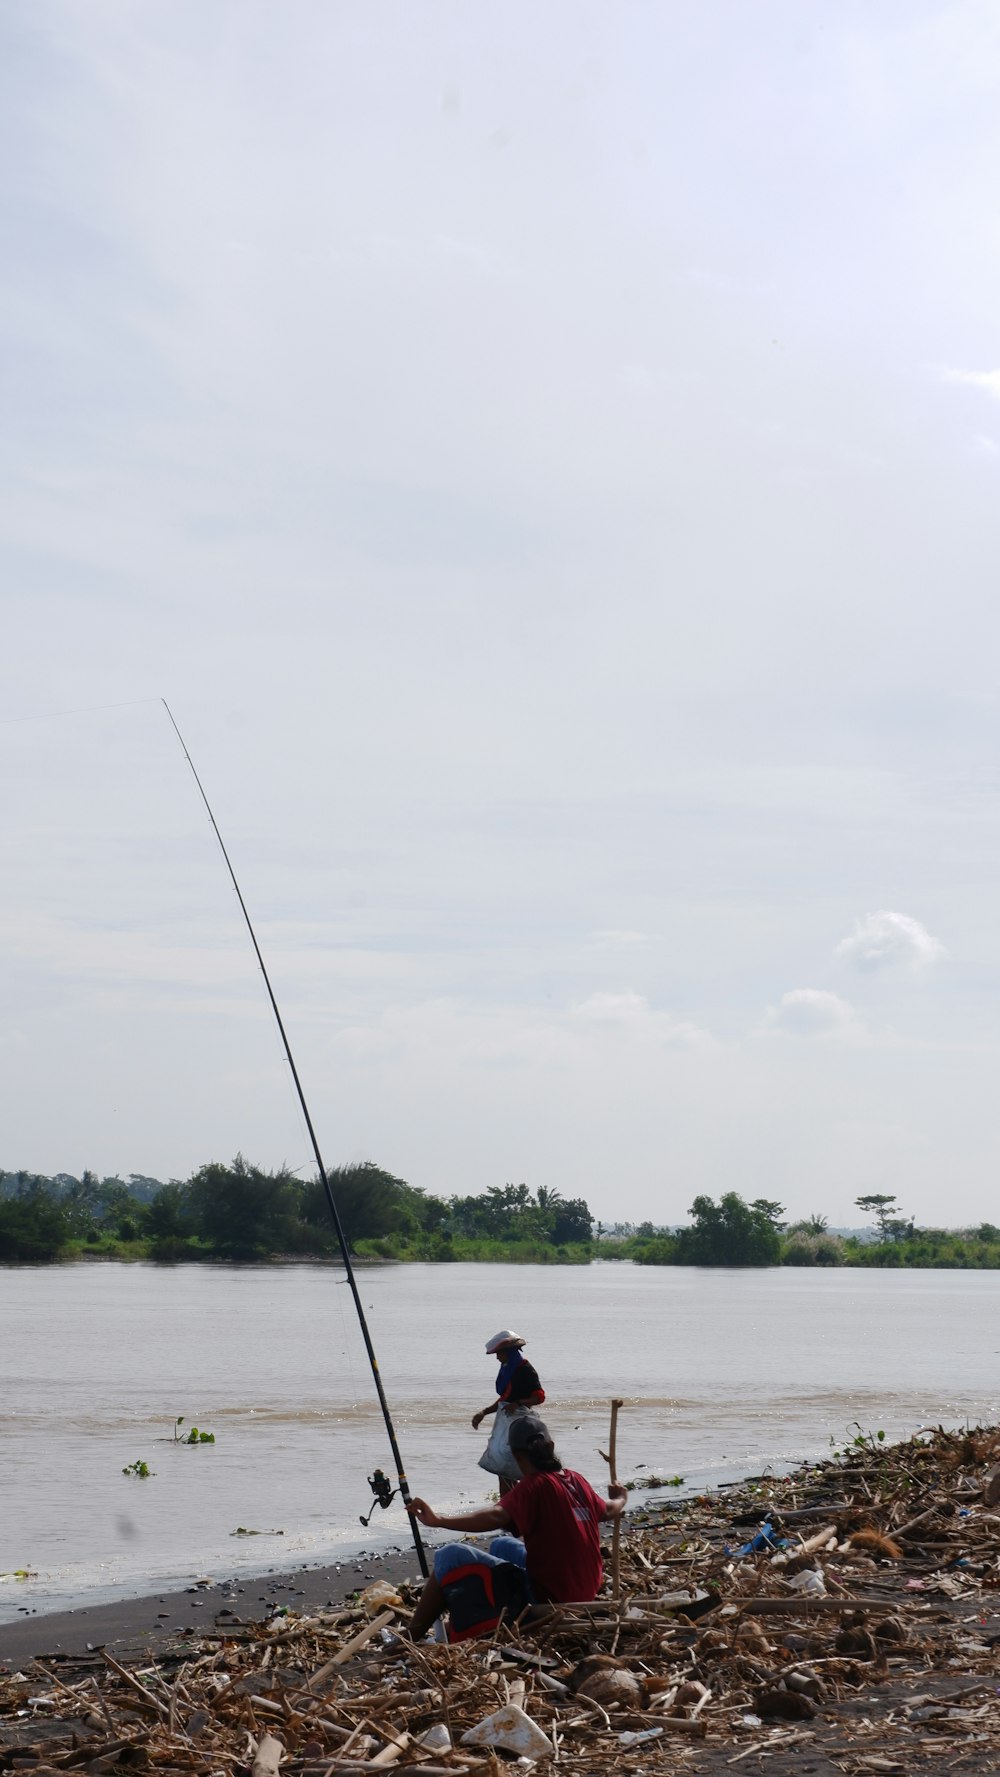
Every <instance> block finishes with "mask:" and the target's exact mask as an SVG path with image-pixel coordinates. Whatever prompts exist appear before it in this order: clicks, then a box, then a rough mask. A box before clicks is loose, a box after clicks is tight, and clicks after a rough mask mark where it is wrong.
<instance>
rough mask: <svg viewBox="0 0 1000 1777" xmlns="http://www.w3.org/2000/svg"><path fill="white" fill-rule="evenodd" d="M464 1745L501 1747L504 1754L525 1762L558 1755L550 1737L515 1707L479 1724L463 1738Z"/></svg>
mask: <svg viewBox="0 0 1000 1777" xmlns="http://www.w3.org/2000/svg"><path fill="white" fill-rule="evenodd" d="M462 1745H463V1746H499V1747H500V1748H501V1749H502V1750H503V1751H504V1752H516V1753H519V1754H520V1755H521V1756H522V1757H524V1758H547V1757H548V1758H551V1756H552V1754H553V1753H554V1751H555V1747H554V1746H553V1744H552V1742H551V1740H550V1739H549V1737H548V1735H547V1734H543V1733H542V1730H541V1728H540V1727H539V1726H538V1723H537V1722H533V1721H532V1719H531V1717H530V1715H525V1713H524V1710H523V1709H518V1707H517V1705H516V1704H515V1703H508V1705H507V1707H506V1709H498V1710H497V1712H496V1714H495V1715H487V1716H485V1717H484V1719H483V1720H482V1721H477V1723H476V1725H475V1727H474V1728H469V1729H468V1731H467V1732H466V1733H464V1734H463V1735H462Z"/></svg>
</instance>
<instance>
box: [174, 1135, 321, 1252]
mask: <svg viewBox="0 0 1000 1777" xmlns="http://www.w3.org/2000/svg"><path fill="white" fill-rule="evenodd" d="M301 1198H302V1186H301V1185H300V1183H299V1181H298V1179H296V1178H295V1177H294V1176H293V1175H292V1174H291V1173H290V1172H288V1170H287V1169H286V1168H284V1167H281V1168H279V1170H278V1171H277V1172H264V1171H263V1170H262V1168H261V1167H259V1166H252V1165H251V1164H250V1162H249V1161H247V1160H245V1159H244V1158H243V1155H242V1154H237V1156H236V1158H235V1160H234V1161H233V1163H232V1165H231V1166H223V1165H221V1163H220V1162H219V1161H212V1162H211V1163H210V1164H209V1165H208V1166H202V1167H201V1168H200V1169H199V1171H198V1172H196V1173H195V1175H194V1177H193V1178H192V1179H191V1182H190V1186H189V1197H188V1201H189V1203H190V1206H191V1219H192V1222H193V1224H194V1228H195V1231H196V1233H198V1234H200V1235H201V1237H202V1239H203V1240H204V1241H205V1243H206V1245H208V1246H210V1247H211V1248H212V1249H213V1250H214V1251H215V1252H217V1253H219V1255H220V1256H221V1257H223V1258H229V1259H255V1258H263V1257H266V1255H267V1254H269V1253H277V1252H287V1251H289V1250H291V1251H294V1250H296V1249H297V1248H298V1246H299V1237H300V1229H301V1222H300V1219H299V1213H298V1212H299V1209H300V1206H301Z"/></svg>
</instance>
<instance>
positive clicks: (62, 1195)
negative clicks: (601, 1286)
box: [0, 1154, 1000, 1269]
mask: <svg viewBox="0 0 1000 1777" xmlns="http://www.w3.org/2000/svg"><path fill="white" fill-rule="evenodd" d="M329 1179H330V1184H331V1187H332V1190H333V1193H334V1197H335V1199H336V1202H337V1207H338V1210H339V1213H340V1218H341V1222H342V1224H343V1228H344V1232H345V1235H346V1237H347V1240H348V1243H349V1245H350V1247H351V1248H352V1250H353V1251H354V1253H355V1254H356V1255H357V1256H358V1257H361V1258H385V1259H425V1260H435V1261H446V1260H457V1259H493V1260H497V1261H514V1262H518V1261H520V1262H526V1261H527V1262H536V1263H557V1264H567V1263H568V1264H586V1263H587V1262H589V1260H591V1259H592V1258H602V1259H631V1260H634V1261H636V1262H637V1263H638V1264H641V1265H722V1266H731V1265H737V1266H764V1265H821V1266H831V1265H865V1266H869V1265H881V1266H920V1267H939V1268H949V1269H955V1268H969V1267H976V1268H984V1269H985V1268H989V1269H993V1268H1000V1228H996V1227H994V1226H993V1224H992V1223H989V1222H983V1223H981V1224H980V1225H979V1226H978V1227H976V1228H967V1229H964V1230H958V1231H955V1230H948V1229H941V1228H917V1226H916V1223H915V1221H914V1219H913V1218H912V1217H909V1216H907V1215H905V1214H904V1213H903V1212H902V1211H901V1210H900V1207H899V1205H898V1203H897V1200H896V1198H895V1196H894V1195H891V1194H889V1193H882V1192H877V1193H869V1194H868V1195H866V1196H862V1197H859V1198H857V1199H856V1203H857V1207H858V1208H859V1209H860V1210H862V1211H863V1212H864V1213H865V1214H866V1215H868V1216H869V1217H870V1218H871V1228H870V1231H869V1232H868V1233H867V1235H861V1236H859V1235H856V1234H853V1235H852V1234H849V1235H841V1234H837V1233H835V1232H833V1231H832V1230H831V1229H830V1228H829V1226H828V1223H827V1220H826V1218H825V1217H824V1216H821V1215H813V1216H810V1217H808V1218H807V1219H806V1220H804V1221H798V1222H792V1223H788V1222H787V1221H786V1220H785V1219H784V1218H785V1209H784V1206H783V1205H782V1204H781V1203H779V1202H777V1201H776V1200H774V1199H771V1198H765V1197H757V1198H754V1199H753V1200H752V1201H751V1202H749V1203H748V1202H746V1201H744V1199H743V1198H742V1197H741V1196H740V1195H739V1193H738V1192H735V1191H727V1192H724V1193H723V1195H722V1196H721V1197H720V1198H719V1199H718V1201H716V1200H715V1199H714V1198H712V1197H708V1196H704V1195H702V1196H698V1197H696V1198H695V1199H694V1202H693V1203H692V1205H691V1208H690V1210H689V1212H688V1218H689V1219H688V1225H687V1226H681V1227H659V1228H657V1227H655V1226H654V1225H653V1224H652V1223H651V1222H642V1223H640V1224H639V1225H638V1227H634V1226H633V1225H632V1224H622V1223H618V1224H616V1225H615V1226H614V1227H602V1226H601V1225H599V1224H598V1225H597V1227H596V1230H595V1225H594V1218H593V1216H592V1215H591V1213H590V1210H589V1208H588V1206H587V1204H586V1202H585V1201H584V1200H583V1198H581V1197H574V1198H563V1197H562V1196H561V1195H560V1193H559V1192H558V1191H554V1190H549V1189H548V1188H547V1187H545V1186H544V1185H543V1186H540V1187H539V1188H538V1190H537V1191H535V1192H532V1191H530V1190H529V1188H528V1186H527V1185H525V1184H519V1185H514V1184H505V1185H502V1186H492V1187H491V1188H490V1189H489V1190H487V1191H484V1192H482V1193H480V1194H479V1195H473V1196H465V1197H449V1198H445V1197H438V1196H434V1195H433V1194H431V1193H428V1192H425V1191H423V1190H420V1189H418V1188H417V1187H416V1186H414V1185H410V1184H408V1183H407V1181H406V1180H405V1179H401V1178H397V1177H395V1176H394V1174H392V1173H390V1172H386V1171H385V1170H384V1169H383V1168H382V1167H380V1166H377V1165H376V1164H375V1163H374V1162H373V1161H365V1162H362V1163H361V1164H358V1165H354V1166H340V1167H337V1168H335V1169H334V1170H333V1171H332V1172H331V1173H330V1174H329ZM81 1253H91V1254H94V1255H95V1256H109V1257H126V1258H149V1259H154V1260H162V1261H173V1262H176V1261H179V1260H184V1259H211V1260H233V1261H241V1260H242V1261H253V1260H260V1259H267V1258H275V1257H278V1256H285V1257H289V1258H295V1257H299V1258H308V1257H317V1258H323V1257H332V1256H335V1255H337V1254H338V1253H339V1247H338V1243H337V1239H336V1234H335V1232H334V1228H333V1224H332V1221H331V1218H330V1214H329V1209H328V1206H327V1202H326V1195H325V1192H324V1190H323V1186H322V1183H321V1181H320V1180H319V1179H318V1178H315V1179H300V1178H298V1177H297V1176H296V1174H295V1173H293V1172H291V1171H289V1170H288V1168H287V1167H279V1168H278V1169H277V1171H273V1172H270V1171H267V1170H266V1169H265V1168H263V1167H259V1166H255V1165H253V1164H252V1163H251V1162H250V1161H248V1160H246V1159H244V1157H243V1156H242V1155H241V1154H237V1156H236V1158H235V1160H233V1161H232V1162H231V1163H230V1164H229V1165H224V1164H223V1163H221V1162H219V1161H211V1162H209V1164H208V1165H206V1166H202V1167H199V1169H198V1170H197V1172H195V1173H193V1174H192V1175H191V1177H190V1178H189V1179H186V1180H179V1179H171V1180H170V1181H169V1182H167V1183H163V1182H161V1181H160V1180H159V1179H155V1178H150V1177H147V1176H146V1175H145V1174H142V1173H131V1174H130V1175H129V1177H128V1179H127V1180H123V1179H121V1178H118V1177H117V1176H116V1177H114V1178H103V1179H101V1178H98V1177H97V1175H96V1174H95V1173H92V1172H84V1173H83V1174H82V1175H81V1177H79V1178H76V1177H74V1176H73V1175H72V1174H70V1173H57V1174H56V1175H55V1176H54V1177H52V1178H47V1177H44V1176H43V1175H41V1174H37V1173H29V1172H0V1263H27V1264H43V1263H47V1262H48V1261H50V1260H53V1259H59V1258H63V1257H72V1256H75V1255H79V1254H81Z"/></svg>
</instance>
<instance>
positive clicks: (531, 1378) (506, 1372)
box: [472, 1327, 545, 1494]
mask: <svg viewBox="0 0 1000 1777" xmlns="http://www.w3.org/2000/svg"><path fill="white" fill-rule="evenodd" d="M524 1345H525V1340H524V1339H522V1338H521V1335H520V1333H513V1332H511V1330H510V1328H509V1327H505V1328H504V1329H503V1330H502V1331H501V1332H499V1333H494V1335H493V1337H492V1339H490V1340H489V1341H488V1343H487V1346H486V1351H487V1354H488V1355H489V1356H492V1357H495V1358H496V1360H497V1363H498V1364H499V1366H500V1368H499V1370H498V1371H497V1398H496V1400H495V1401H491V1402H490V1405H489V1406H488V1407H483V1408H482V1410H481V1411H480V1412H479V1413H474V1414H473V1415H472V1424H473V1426H474V1428H475V1429H476V1430H477V1431H478V1429H479V1427H480V1426H481V1425H482V1423H483V1420H484V1419H487V1418H488V1417H489V1415H490V1414H491V1413H495V1414H497V1415H500V1414H502V1415H503V1419H504V1420H506V1421H509V1420H510V1419H511V1418H512V1417H513V1415H514V1414H516V1413H524V1412H528V1411H529V1410H530V1409H532V1408H537V1407H540V1406H541V1405H542V1402H543V1401H544V1399H545V1390H544V1388H543V1387H542V1384H541V1381H540V1380H539V1376H538V1371H537V1370H536V1369H535V1367H534V1365H533V1364H529V1362H528V1360H527V1358H526V1357H525V1356H524V1350H523V1347H524ZM508 1431H509V1425H506V1424H504V1423H503V1422H501V1423H498V1424H495V1425H494V1427H493V1431H492V1433H491V1435H490V1441H489V1444H488V1445H487V1447H486V1450H485V1451H484V1453H483V1455H482V1456H481V1457H480V1459H479V1466H480V1468H485V1469H486V1470H487V1471H488V1472H489V1473H491V1474H495V1475H497V1476H498V1477H499V1480H500V1492H501V1494H504V1493H508V1492H509V1491H510V1489H511V1488H512V1487H515V1486H516V1485H517V1483H518V1481H519V1480H520V1479H521V1472H520V1469H519V1468H518V1466H517V1463H516V1461H515V1459H514V1457H513V1455H512V1453H511V1451H510V1448H509V1437H508V1436H507V1435H506V1434H507V1433H508Z"/></svg>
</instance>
